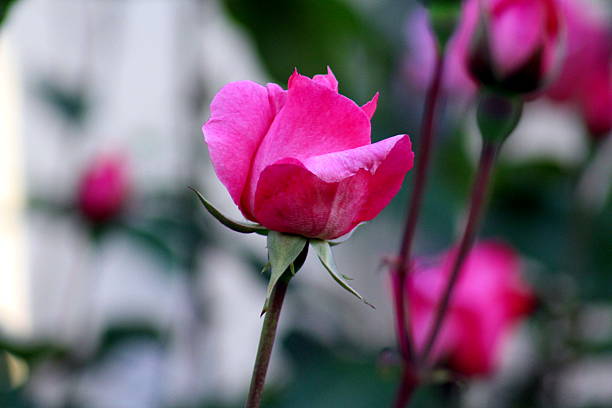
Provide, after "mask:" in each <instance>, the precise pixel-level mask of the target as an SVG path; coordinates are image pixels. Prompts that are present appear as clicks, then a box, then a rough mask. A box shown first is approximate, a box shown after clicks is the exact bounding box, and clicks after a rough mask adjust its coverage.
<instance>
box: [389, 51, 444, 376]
mask: <svg viewBox="0 0 612 408" xmlns="http://www.w3.org/2000/svg"><path fill="white" fill-rule="evenodd" d="M443 71H444V56H443V54H442V53H441V52H440V51H438V53H437V56H436V66H435V70H434V74H433V78H432V81H431V84H430V86H429V89H428V92H427V96H426V101H425V109H424V111H423V121H422V125H421V126H422V127H421V139H420V146H419V151H418V154H417V156H416V157H417V162H416V170H415V180H414V189H413V192H412V195H411V197H410V204H409V208H408V215H407V217H406V225H405V228H404V235H403V238H402V243H401V246H400V250H399V256H398V259H397V276H395V277H394V279H397V281H394V288H395V290H394V307H395V316H396V326H397V327H396V329H397V341H398V345H399V349H400V352H401V353H402V356H403V358H404V360H405V361H406V362H409V363H410V365H414V362H415V356H416V354H415V347H414V342H413V339H412V333H411V332H412V330H411V327H410V316H409V313H407V307H406V301H405V298H406V294H405V286H406V276H407V274H408V269H409V262H410V260H411V251H412V242H413V240H414V234H415V231H416V226H417V221H418V218H419V214H420V212H421V206H422V204H423V197H424V193H425V185H426V183H427V173H428V170H429V163H430V158H431V148H432V144H433V137H434V130H435V126H434V125H435V118H436V108H437V106H438V99H439V96H440V88H441V84H442V77H443V75H442V74H443Z"/></svg>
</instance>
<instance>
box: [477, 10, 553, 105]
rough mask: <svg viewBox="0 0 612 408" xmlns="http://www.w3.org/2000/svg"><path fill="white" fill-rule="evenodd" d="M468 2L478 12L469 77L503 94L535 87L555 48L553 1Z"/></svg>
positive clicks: (544, 78) (544, 75) (541, 81)
mask: <svg viewBox="0 0 612 408" xmlns="http://www.w3.org/2000/svg"><path fill="white" fill-rule="evenodd" d="M468 3H469V4H468V5H467V7H469V8H472V7H473V8H476V10H477V11H476V12H477V13H479V18H478V22H477V24H476V27H475V28H474V29H473V31H472V33H471V44H470V49H469V55H468V66H469V70H470V72H471V74H472V76H473V77H474V79H475V80H476V81H478V82H480V83H482V84H483V85H485V86H488V87H491V88H494V89H496V90H498V91H503V92H506V93H530V92H534V91H537V90H539V89H541V88H542V87H543V85H545V84H546V82H547V81H548V80H550V77H551V75H552V73H553V68H554V66H555V62H556V59H557V58H558V52H559V50H560V39H561V38H560V37H561V29H560V21H559V10H558V5H557V3H556V0H471V1H470V0H468ZM472 12H473V11H472Z"/></svg>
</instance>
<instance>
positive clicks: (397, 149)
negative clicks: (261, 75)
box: [202, 69, 413, 239]
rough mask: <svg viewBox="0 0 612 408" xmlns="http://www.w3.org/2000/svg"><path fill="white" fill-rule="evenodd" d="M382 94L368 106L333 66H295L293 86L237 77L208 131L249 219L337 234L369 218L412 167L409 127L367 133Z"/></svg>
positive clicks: (220, 97) (220, 170)
mask: <svg viewBox="0 0 612 408" xmlns="http://www.w3.org/2000/svg"><path fill="white" fill-rule="evenodd" d="M377 99H378V95H375V96H374V98H373V99H372V100H371V101H370V102H368V103H366V104H365V105H363V106H361V107H360V106H358V105H357V104H356V103H355V102H353V101H352V100H350V99H348V98H347V97H345V96H343V95H341V94H339V93H338V81H337V80H336V78H335V77H334V75H333V73H332V72H331V70H329V69H328V73H327V74H326V75H315V76H314V77H313V78H312V79H311V78H308V77H306V76H303V75H300V74H298V73H297V71H296V72H294V73H293V75H291V77H290V78H289V83H288V90H287V91H285V90H283V89H282V88H281V87H280V86H278V85H276V84H268V85H266V86H263V85H259V84H257V83H254V82H251V81H240V82H233V83H230V84H228V85H226V86H225V87H223V89H221V90H220V91H219V93H217V95H216V96H215V98H214V99H213V101H212V104H211V107H210V110H211V116H210V119H209V120H208V122H206V123H205V124H204V126H203V127H202V130H203V132H204V137H205V140H206V143H207V144H208V149H209V152H210V158H211V161H212V164H213V166H214V169H215V172H216V173H217V176H218V177H219V179H220V180H221V182H222V183H223V184H224V185H225V187H226V188H227V189H228V191H229V193H230V195H231V197H232V199H233V200H234V202H235V203H236V205H238V207H239V208H240V211H242V214H244V216H245V217H246V218H248V219H249V220H252V221H255V222H258V223H260V224H262V225H263V226H265V227H267V228H269V229H271V230H275V231H279V232H285V233H291V234H298V235H302V236H305V237H313V238H320V239H333V238H337V237H339V236H341V235H344V234H346V233H348V232H349V231H351V230H352V229H353V228H354V227H355V226H356V225H357V224H359V223H361V222H363V221H368V220H371V219H372V218H374V217H376V215H378V213H379V212H380V211H381V210H382V209H383V208H384V207H385V206H386V205H387V204H388V203H389V201H390V200H391V199H392V198H393V196H394V195H395V194H396V193H397V192H398V191H399V189H400V187H401V184H402V181H403V179H404V176H405V174H406V172H407V171H408V170H410V168H411V167H412V162H413V153H412V150H411V144H410V139H409V138H408V136H407V135H398V136H394V137H391V138H388V139H385V140H383V141H380V142H378V143H374V144H372V143H371V140H370V119H371V117H372V115H373V114H374V111H375V110H376V102H377Z"/></svg>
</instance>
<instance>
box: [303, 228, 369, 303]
mask: <svg viewBox="0 0 612 408" xmlns="http://www.w3.org/2000/svg"><path fill="white" fill-rule="evenodd" d="M310 245H311V246H312V247H313V248H314V250H315V251H316V253H317V256H318V257H319V261H321V264H322V265H323V267H324V268H325V269H326V270H327V272H329V274H330V275H331V277H332V278H333V279H334V280H335V281H336V282H337V283H338V284H339V285H340V286H342V287H343V288H344V289H345V290H347V291H348V292H349V293H351V294H353V295H354V296H356V297H357V299H359V300H361V301H362V302H363V303H365V304H366V305H368V306H370V307H371V308H372V309H376V308H375V307H374V306H373V305H372V304H371V303H369V302H368V301H367V300H365V299H364V298H363V296H361V295H360V294H359V292H357V291H356V290H355V289H353V288H352V287H351V286H350V285H349V284H348V283H346V281H345V280H344V279H343V278H342V277H343V276H344V275H341V274H340V273H338V268H337V267H336V262H335V261H334V255H333V254H332V251H331V246H330V245H329V243H328V242H327V241H323V240H320V239H312V240H310Z"/></svg>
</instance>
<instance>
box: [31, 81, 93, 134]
mask: <svg viewBox="0 0 612 408" xmlns="http://www.w3.org/2000/svg"><path fill="white" fill-rule="evenodd" d="M38 88H39V92H40V95H41V97H42V99H43V100H45V101H46V102H48V103H49V104H50V105H51V106H52V107H53V108H54V109H55V110H56V111H57V112H58V113H59V114H60V115H61V116H62V117H63V118H64V119H66V120H67V121H68V122H71V123H74V124H77V125H80V124H81V123H82V122H83V120H84V119H85V116H86V114H87V112H88V109H89V105H88V101H87V99H86V97H85V93H84V90H83V89H80V88H79V89H69V88H67V87H65V86H61V85H60V84H58V83H56V82H54V81H52V80H50V79H45V80H43V81H41V82H40V84H39V87H38Z"/></svg>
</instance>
